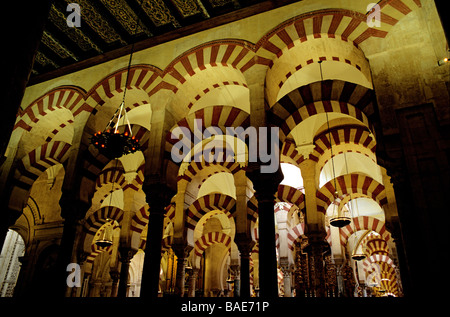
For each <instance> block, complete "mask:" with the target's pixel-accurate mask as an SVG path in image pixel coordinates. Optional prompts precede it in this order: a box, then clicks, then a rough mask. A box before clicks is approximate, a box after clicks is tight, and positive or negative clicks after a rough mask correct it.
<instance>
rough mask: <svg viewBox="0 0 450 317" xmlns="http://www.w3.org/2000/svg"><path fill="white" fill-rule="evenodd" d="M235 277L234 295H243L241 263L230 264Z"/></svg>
mask: <svg viewBox="0 0 450 317" xmlns="http://www.w3.org/2000/svg"><path fill="white" fill-rule="evenodd" d="M230 269H231V272H232V275H233V278H234V292H233V297H241V276H240V274H241V270H240V266H239V265H231V266H230Z"/></svg>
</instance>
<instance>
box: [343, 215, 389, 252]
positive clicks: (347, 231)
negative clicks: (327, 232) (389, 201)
mask: <svg viewBox="0 0 450 317" xmlns="http://www.w3.org/2000/svg"><path fill="white" fill-rule="evenodd" d="M360 230H369V231H375V232H377V233H378V234H380V236H381V238H382V239H384V240H385V241H389V240H390V239H391V234H390V233H389V231H387V229H386V225H385V223H384V222H383V221H381V220H379V219H377V218H374V217H369V216H359V217H354V218H352V223H351V224H349V225H347V226H345V227H342V228H340V229H339V233H340V239H341V245H342V246H343V247H345V246H346V245H347V242H348V239H349V238H350V236H351V235H352V234H354V233H356V232H357V231H360Z"/></svg>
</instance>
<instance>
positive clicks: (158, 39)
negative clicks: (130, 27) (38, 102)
mask: <svg viewBox="0 0 450 317" xmlns="http://www.w3.org/2000/svg"><path fill="white" fill-rule="evenodd" d="M242 2H243V1H242V0H241V3H242ZM294 2H297V1H296V0H280V1H263V2H260V3H257V4H254V5H251V6H248V7H245V8H242V9H239V10H236V11H232V12H229V13H226V14H223V15H220V16H217V17H212V18H210V19H208V20H205V21H201V22H197V23H194V24H192V25H187V26H184V27H182V28H179V29H176V30H172V31H169V32H167V33H164V34H160V35H156V36H153V37H150V38H148V39H145V40H142V41H140V42H137V43H135V47H134V49H135V51H140V50H144V49H147V48H150V47H153V46H156V45H160V44H162V43H165V42H169V41H172V40H175V39H178V38H180V37H184V36H187V35H191V34H194V33H197V32H201V31H204V30H208V29H211V28H214V27H218V26H221V25H224V24H227V23H231V22H234V21H238V20H241V19H244V18H247V17H250V16H253V15H255V14H259V13H263V12H266V11H270V10H273V9H276V8H279V7H282V6H285V5H288V4H291V3H294ZM89 35H90V34H89ZM96 42H97V41H96ZM101 47H102V49H103V47H104V46H103V45H102V46H101ZM130 49H131V46H130V45H127V46H123V47H120V48H117V49H114V50H111V51H108V52H105V53H103V54H100V55H97V56H94V57H91V58H88V59H86V60H82V61H79V62H76V63H73V64H71V65H67V66H63V67H61V68H58V69H56V70H53V71H50V72H48V73H44V74H40V75H37V76H34V77H32V78H30V80H29V82H28V86H32V85H35V84H38V83H41V82H44V81H47V80H50V79H53V78H57V77H60V76H63V75H67V74H70V73H72V72H76V71H79V70H82V69H85V68H88V67H92V66H95V65H98V64H101V63H105V62H108V61H111V60H114V59H116V58H119V57H122V56H125V55H128V54H129V53H130Z"/></svg>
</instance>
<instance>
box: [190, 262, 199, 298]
mask: <svg viewBox="0 0 450 317" xmlns="http://www.w3.org/2000/svg"><path fill="white" fill-rule="evenodd" d="M198 271H199V269H198V268H192V271H191V274H190V275H189V292H188V297H195V291H196V290H197V278H198Z"/></svg>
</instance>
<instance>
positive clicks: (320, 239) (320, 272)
mask: <svg viewBox="0 0 450 317" xmlns="http://www.w3.org/2000/svg"><path fill="white" fill-rule="evenodd" d="M324 238H325V236H323V235H321V234H317V233H314V234H311V233H310V234H309V235H308V240H309V245H308V247H307V248H306V252H307V253H308V261H309V269H310V270H309V275H310V276H309V277H310V286H311V291H312V292H311V294H312V296H314V297H325V269H324V263H323V262H324V260H323V251H324V245H325V243H324Z"/></svg>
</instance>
